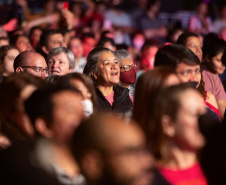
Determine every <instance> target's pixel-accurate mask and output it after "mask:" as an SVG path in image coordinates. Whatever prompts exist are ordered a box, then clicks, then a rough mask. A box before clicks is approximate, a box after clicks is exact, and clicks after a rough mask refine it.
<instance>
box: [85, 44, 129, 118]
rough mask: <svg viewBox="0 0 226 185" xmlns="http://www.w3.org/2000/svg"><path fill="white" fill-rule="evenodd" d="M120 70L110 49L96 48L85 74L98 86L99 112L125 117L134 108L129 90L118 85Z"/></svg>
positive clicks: (90, 55) (88, 61) (89, 58)
mask: <svg viewBox="0 0 226 185" xmlns="http://www.w3.org/2000/svg"><path fill="white" fill-rule="evenodd" d="M119 72H120V68H119V64H118V61H117V59H116V58H115V55H114V54H113V52H112V51H111V50H110V49H107V48H95V49H93V50H92V51H91V52H90V53H89V55H88V57H87V63H86V66H85V69H84V73H85V74H86V75H88V76H90V77H91V78H92V79H93V81H94V83H95V86H96V93H97V111H98V112H100V111H101V112H110V113H113V114H119V115H121V116H122V115H124V114H125V112H127V111H129V110H130V108H131V107H132V100H131V98H130V96H129V90H128V89H126V88H123V87H122V86H120V85H118V83H119V74H120V73H119Z"/></svg>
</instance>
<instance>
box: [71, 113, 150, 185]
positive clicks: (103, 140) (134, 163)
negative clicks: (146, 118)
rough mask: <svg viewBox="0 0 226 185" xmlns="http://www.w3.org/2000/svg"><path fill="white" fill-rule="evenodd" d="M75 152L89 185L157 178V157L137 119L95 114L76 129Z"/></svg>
mask: <svg viewBox="0 0 226 185" xmlns="http://www.w3.org/2000/svg"><path fill="white" fill-rule="evenodd" d="M100 132H101V133H102V134H100ZM73 151H74V154H75V156H76V159H77V160H78V163H79V165H80V167H81V171H82V173H83V174H84V176H85V177H86V180H87V181H86V182H87V185H93V184H99V185H105V184H111V185H134V184H137V185H148V184H150V183H151V182H152V181H153V174H152V172H151V171H150V169H151V167H152V164H153V160H152V158H151V156H150V154H149V153H148V151H147V150H146V145H145V138H144V135H143V133H142V131H141V129H140V128H139V127H138V126H137V125H136V124H135V123H134V122H131V123H129V124H128V123H127V122H125V121H124V120H121V119H118V118H114V117H110V116H103V115H102V116H100V115H99V116H95V117H91V119H89V120H87V121H85V122H83V123H82V124H81V125H80V126H79V127H78V129H77V130H76V132H75V135H74V139H73Z"/></svg>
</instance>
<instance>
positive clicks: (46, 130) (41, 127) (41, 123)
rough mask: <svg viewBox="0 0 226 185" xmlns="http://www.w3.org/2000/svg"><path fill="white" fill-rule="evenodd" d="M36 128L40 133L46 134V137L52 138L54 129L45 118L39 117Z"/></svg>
mask: <svg viewBox="0 0 226 185" xmlns="http://www.w3.org/2000/svg"><path fill="white" fill-rule="evenodd" d="M35 129H36V130H37V131H38V133H39V134H41V135H42V136H45V137H46V138H52V135H53V133H52V131H51V130H50V129H49V128H48V127H47V125H46V122H45V120H44V119H43V118H37V119H36V120H35Z"/></svg>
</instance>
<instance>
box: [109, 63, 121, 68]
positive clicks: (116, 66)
mask: <svg viewBox="0 0 226 185" xmlns="http://www.w3.org/2000/svg"><path fill="white" fill-rule="evenodd" d="M111 68H112V69H118V68H119V65H118V64H116V63H113V64H112V65H111Z"/></svg>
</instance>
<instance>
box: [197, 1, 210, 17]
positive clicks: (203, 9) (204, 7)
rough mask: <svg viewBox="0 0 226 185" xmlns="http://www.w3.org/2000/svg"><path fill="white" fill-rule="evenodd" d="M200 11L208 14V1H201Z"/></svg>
mask: <svg viewBox="0 0 226 185" xmlns="http://www.w3.org/2000/svg"><path fill="white" fill-rule="evenodd" d="M198 12H199V13H200V14H202V15H206V14H207V13H208V6H207V4H206V3H204V2H203V3H200V5H199V7H198Z"/></svg>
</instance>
